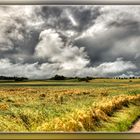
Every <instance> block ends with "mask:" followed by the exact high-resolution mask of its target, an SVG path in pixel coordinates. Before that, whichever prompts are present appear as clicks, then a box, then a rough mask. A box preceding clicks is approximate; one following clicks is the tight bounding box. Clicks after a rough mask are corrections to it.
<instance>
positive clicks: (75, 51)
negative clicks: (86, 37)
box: [35, 29, 89, 69]
mask: <svg viewBox="0 0 140 140" xmlns="http://www.w3.org/2000/svg"><path fill="white" fill-rule="evenodd" d="M39 38H40V42H39V43H38V45H37V46H36V48H35V55H36V56H37V57H39V58H42V59H48V60H49V61H51V62H55V63H58V62H59V63H60V66H61V67H62V69H81V68H84V67H85V66H87V65H88V64H89V60H88V59H87V54H86V52H85V50H84V48H83V47H81V48H78V47H77V46H72V45H69V46H64V43H63V41H62V39H61V38H60V36H59V34H58V33H57V32H56V31H55V30H52V29H47V30H44V31H42V32H41V33H40V36H39Z"/></svg>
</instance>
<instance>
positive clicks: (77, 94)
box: [0, 79, 140, 132]
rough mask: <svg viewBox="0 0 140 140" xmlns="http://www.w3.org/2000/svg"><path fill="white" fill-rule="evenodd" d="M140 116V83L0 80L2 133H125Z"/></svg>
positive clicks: (128, 81) (131, 81) (130, 80)
mask: <svg viewBox="0 0 140 140" xmlns="http://www.w3.org/2000/svg"><path fill="white" fill-rule="evenodd" d="M139 116H140V79H94V80H90V81H89V82H84V81H83V82H79V81H77V80H76V79H73V80H62V81H55V80H54V81H53V80H46V81H45V80H44V81H27V82H14V81H0V131H1V132H100V131H104V132H110V131H111V132H124V131H128V130H129V129H130V128H131V126H132V124H133V122H134V121H135V120H136V119H137V118H138V117H139Z"/></svg>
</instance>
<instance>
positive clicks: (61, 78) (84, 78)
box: [50, 75, 140, 82]
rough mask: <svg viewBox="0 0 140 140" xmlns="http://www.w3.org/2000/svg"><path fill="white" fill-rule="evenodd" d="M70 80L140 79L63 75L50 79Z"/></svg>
mask: <svg viewBox="0 0 140 140" xmlns="http://www.w3.org/2000/svg"><path fill="white" fill-rule="evenodd" d="M69 79H77V80H78V81H85V82H89V80H92V79H140V77H89V76H87V77H65V76H63V75H55V76H54V77H52V78H50V80H69Z"/></svg>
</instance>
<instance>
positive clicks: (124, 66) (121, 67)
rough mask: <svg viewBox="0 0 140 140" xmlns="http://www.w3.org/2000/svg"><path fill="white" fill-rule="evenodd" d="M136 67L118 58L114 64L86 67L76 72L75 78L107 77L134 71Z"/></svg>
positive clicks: (105, 63) (106, 63)
mask: <svg viewBox="0 0 140 140" xmlns="http://www.w3.org/2000/svg"><path fill="white" fill-rule="evenodd" d="M136 68H137V67H136V65H135V64H133V63H132V62H130V61H124V60H123V59H122V58H118V59H117V60H116V61H114V62H104V63H102V64H100V65H99V66H96V67H86V68H84V69H82V70H81V71H78V72H77V74H76V75H77V76H82V77H84V76H85V75H87V76H107V75H108V74H119V73H122V72H126V71H129V70H134V69H136Z"/></svg>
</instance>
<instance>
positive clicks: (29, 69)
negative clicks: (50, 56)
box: [0, 59, 59, 79]
mask: <svg viewBox="0 0 140 140" xmlns="http://www.w3.org/2000/svg"><path fill="white" fill-rule="evenodd" d="M58 69H59V64H49V63H43V64H38V62H36V63H32V64H28V63H26V64H22V63H16V64H13V63H11V62H10V60H9V59H0V74H1V75H3V76H19V77H21V76H23V77H28V78H31V79H38V78H41V79H45V78H50V77H52V76H54V75H55V74H56V73H57V72H56V71H57V70H58Z"/></svg>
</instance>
